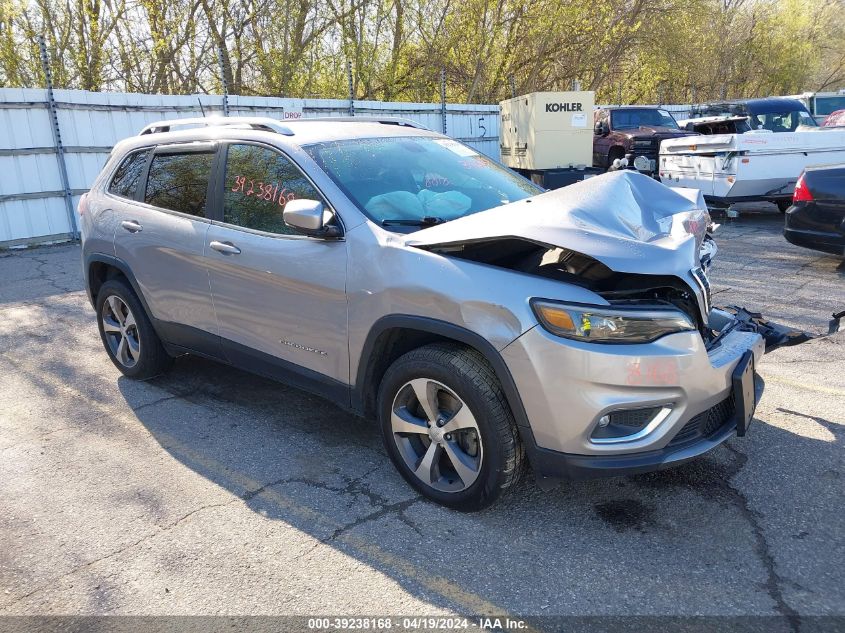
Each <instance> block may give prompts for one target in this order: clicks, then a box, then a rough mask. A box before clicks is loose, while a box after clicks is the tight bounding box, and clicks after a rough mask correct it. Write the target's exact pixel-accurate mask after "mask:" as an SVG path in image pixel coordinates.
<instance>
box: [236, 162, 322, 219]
mask: <svg viewBox="0 0 845 633" xmlns="http://www.w3.org/2000/svg"><path fill="white" fill-rule="evenodd" d="M297 199H299V200H301V199H307V200H317V201H320V202H322V201H323V199H322V196H321V195H320V194H319V193H318V192H317V190H316V189H315V188H314V186H313V185H312V184H311V182H310V181H309V180H308V179H307V178H306V177H305V176H304V175H303V174H302V172H301V171H299V169H298V168H297V167H296V166H295V165H294V164H293V163H292V162H291V161H290V160H289V159H288V158H287V157H286V156H283V155H282V154H280V153H279V152H277V151H275V150H272V149H269V148H266V147H260V146H258V145H230V146H229V148H228V150H227V152H226V185H225V187H224V189H223V221H224V222H226V223H228V224H234V225H236V226H242V227H245V228H248V229H254V230H256V231H264V232H267V233H279V234H293V233H296V231H295V230H294V229H291V228H290V227H288V226H287V225H285V222H284V219H283V218H282V213H283V212H284V209H285V205H286V204H287V203H288V201H290V200H297Z"/></svg>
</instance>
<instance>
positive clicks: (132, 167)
mask: <svg viewBox="0 0 845 633" xmlns="http://www.w3.org/2000/svg"><path fill="white" fill-rule="evenodd" d="M149 153H150V151H149V150H146V149H145V150H142V151H140V152H132V153H131V154H129V155H128V156H126V158H124V159H123V160H122V161H121V163H120V165H119V166H118V168H117V170H116V171H115V172H114V176H112V179H111V182H110V183H109V189H108V191H109V193H113V194H114V195H116V196H120V197H121V198H130V199H132V198H134V197H135V194H136V193H137V191H138V183H139V182H140V181H141V174H142V173H143V172H144V166H145V165H146V164H147V156H149Z"/></svg>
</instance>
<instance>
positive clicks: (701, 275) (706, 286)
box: [690, 268, 713, 321]
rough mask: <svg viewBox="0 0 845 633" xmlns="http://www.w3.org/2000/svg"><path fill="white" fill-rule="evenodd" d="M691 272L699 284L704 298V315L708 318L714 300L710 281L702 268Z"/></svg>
mask: <svg viewBox="0 0 845 633" xmlns="http://www.w3.org/2000/svg"><path fill="white" fill-rule="evenodd" d="M690 272H691V273H692V275H693V277H695V280H696V281H697V282H698V285H699V288H700V289H701V292H702V294H703V296H704V313H705V317H706V316H707V315H709V313H710V306H711V305H712V303H711V301H712V298H713V295H712V291H711V289H710V280H709V279H708V278H707V273H705V272H704V269H702V268H693V269H692V270H691V271H690ZM706 320H707V319H706V318H705V321H706Z"/></svg>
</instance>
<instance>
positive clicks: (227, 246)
mask: <svg viewBox="0 0 845 633" xmlns="http://www.w3.org/2000/svg"><path fill="white" fill-rule="evenodd" d="M209 246H210V247H211V248H213V249H214V250H215V251H218V252H220V253H223V254H224V255H240V254H241V249H239V248H238V247H237V246H235V245H234V244H232V243H231V242H218V241H216V240H215V241H213V242H211V243H210V244H209Z"/></svg>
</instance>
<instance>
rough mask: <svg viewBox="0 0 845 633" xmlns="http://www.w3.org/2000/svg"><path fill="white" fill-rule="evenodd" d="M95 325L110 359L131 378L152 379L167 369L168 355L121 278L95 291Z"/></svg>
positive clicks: (133, 294) (169, 361)
mask: <svg viewBox="0 0 845 633" xmlns="http://www.w3.org/2000/svg"><path fill="white" fill-rule="evenodd" d="M97 325H98V326H99V330H100V338H101V339H102V340H103V346H104V347H105V348H106V351H107V352H108V354H109V358H111V361H112V362H113V363H114V364H115V367H117V368H118V369H119V370H120V371H121V372H122V373H123V374H124V375H126V376H129V377H130V378H140V379H144V378H151V377H153V376H156V375H158V374H160V373H162V372H163V371H165V370H167V369H168V368H169V367H170V366H171V365H172V363H173V359H172V358H171V357H170V356H169V355H168V354H167V352H166V351H165V349H164V347H163V346H162V344H161V341H160V340H159V338H158V335H157V334H156V332H155V330H154V329H153V326H152V324H151V323H150V320H149V318H148V317H147V314H146V312H144V307H143V306H142V305H141V302H140V301H139V300H138V297H137V296H136V295H135V293H134V292H133V291H132V289H131V288H130V287H129V285H128V284H127V283H126V282H125V281H124V280H122V279H111V280H109V281H107V282H106V283H104V284H103V285H102V287H101V288H100V289H99V291H98V292H97Z"/></svg>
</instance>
